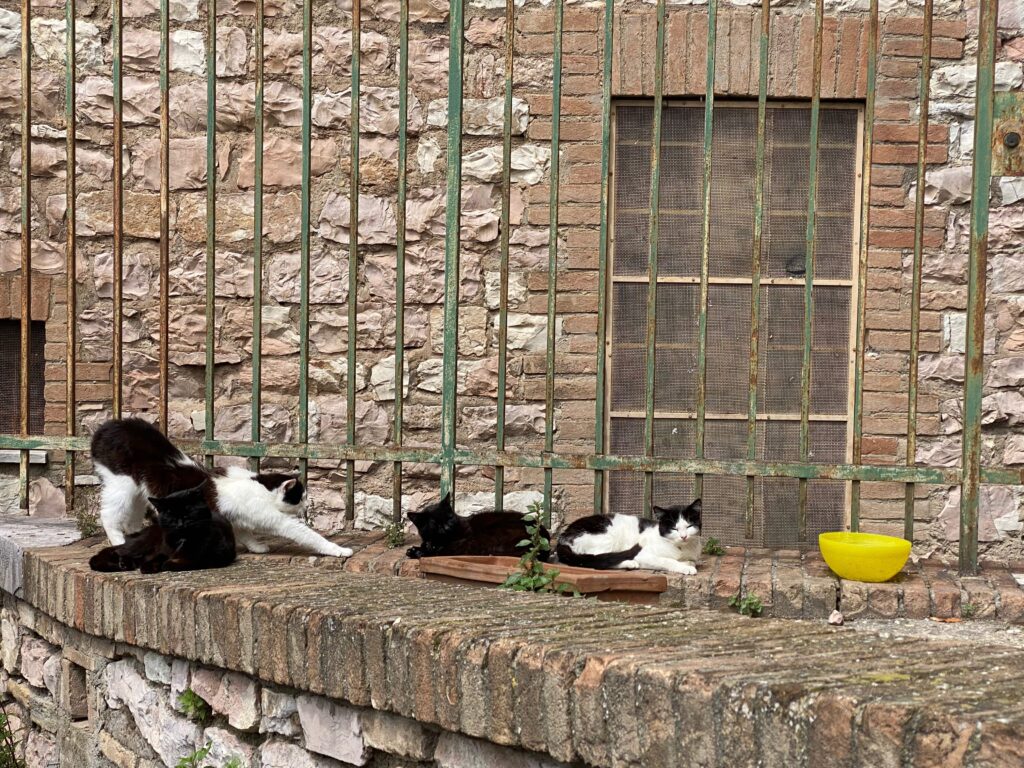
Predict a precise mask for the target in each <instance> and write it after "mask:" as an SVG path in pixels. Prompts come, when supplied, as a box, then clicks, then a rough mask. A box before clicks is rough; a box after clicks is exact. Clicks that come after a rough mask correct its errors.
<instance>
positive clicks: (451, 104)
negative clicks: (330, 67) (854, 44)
mask: <svg viewBox="0 0 1024 768" xmlns="http://www.w3.org/2000/svg"><path fill="white" fill-rule="evenodd" d="M464 1H465V0H452V2H451V6H450V12H449V24H448V39H449V45H448V169H447V174H446V180H447V185H446V186H447V197H446V200H445V233H444V357H443V361H442V369H441V378H442V392H441V458H442V462H441V495H442V496H444V495H445V494H448V493H452V494H454V491H455V427H456V386H457V382H456V377H457V376H458V365H459V363H458V354H459V349H458V344H459V328H458V324H459V250H460V248H461V233H460V231H459V227H460V221H461V210H460V208H461V204H462V85H463V71H462V63H463V45H464V41H463V26H464V25H463V21H464V19H463V10H464V9H463V4H464Z"/></svg>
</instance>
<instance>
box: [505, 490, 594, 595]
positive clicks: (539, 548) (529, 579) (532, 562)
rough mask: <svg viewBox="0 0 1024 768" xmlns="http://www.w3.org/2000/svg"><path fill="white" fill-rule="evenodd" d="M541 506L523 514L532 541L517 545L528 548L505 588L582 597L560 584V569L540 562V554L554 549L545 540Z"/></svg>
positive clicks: (565, 585)
mask: <svg viewBox="0 0 1024 768" xmlns="http://www.w3.org/2000/svg"><path fill="white" fill-rule="evenodd" d="M540 512H541V507H540V503H539V502H534V503H533V504H531V505H530V508H529V510H528V511H527V512H525V513H524V514H523V521H524V522H525V523H526V532H527V533H528V534H529V535H530V538H528V539H523V540H522V541H520V542H519V544H518V546H520V547H525V548H526V552H524V553H523V556H522V557H520V558H519V570H518V571H516V572H515V573H511V574H509V577H508V578H507V579H505V581H504V583H502V585H501V586H502V587H504V588H506V589H511V590H512V591H514V592H546V591H551V592H559V593H572V594H573V595H575V596H576V597H580V593H579V592H578V591H577V590H576V589H574V588H573V587H571V586H569V585H568V584H564V583H563V584H557V583H555V580H556V579H557V578H558V569H557V568H547V567H546V566H545V565H544V562H543V561H541V560H540V559H539V556H540V553H541V552H548V551H550V550H551V543H550V542H549V541H548V540H547V539H545V538H544V533H543V531H542V530H541V524H540Z"/></svg>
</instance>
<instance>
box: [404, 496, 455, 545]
mask: <svg viewBox="0 0 1024 768" xmlns="http://www.w3.org/2000/svg"><path fill="white" fill-rule="evenodd" d="M409 520H411V521H412V524H413V525H415V526H416V530H417V531H419V534H420V538H421V539H422V540H423V541H444V540H446V539H447V537H448V536H449V535H450V534H451V532H452V531H453V530H454V528H455V526H457V525H458V518H457V517H456V515H455V509H454V507H453V506H452V497H451V494H449V495H447V496H445V497H444V498H443V499H441V500H440V501H438V502H433V503H430V504H427V505H425V506H423V507H420V509H419V510H418V511H416V512H410V513H409Z"/></svg>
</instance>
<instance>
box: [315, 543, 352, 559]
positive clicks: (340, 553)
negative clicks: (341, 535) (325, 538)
mask: <svg viewBox="0 0 1024 768" xmlns="http://www.w3.org/2000/svg"><path fill="white" fill-rule="evenodd" d="M322 554H325V555H329V556H330V557H352V550H351V549H349V548H348V547H339V546H338V545H337V544H331V546H330V548H329V549H327V550H325V551H324V552H323V553H322Z"/></svg>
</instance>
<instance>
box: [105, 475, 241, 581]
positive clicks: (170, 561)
mask: <svg viewBox="0 0 1024 768" xmlns="http://www.w3.org/2000/svg"><path fill="white" fill-rule="evenodd" d="M208 483H209V480H204V481H203V482H202V483H200V484H199V485H198V486H196V487H195V488H189V489H186V490H184V491H176V492H174V493H172V494H170V495H168V496H164V497H163V498H151V499H149V503H150V504H152V505H153V508H154V509H156V511H157V521H156V523H155V524H153V525H148V526H146V527H145V528H143V529H142V530H141V531H138V532H136V533H131V534H128V536H127V537H126V539H125V542H124V543H123V544H119V545H117V546H113V547H106V548H105V549H102V550H100V551H99V552H97V553H96V554H95V555H93V556H92V558H90V560H89V567H90V568H92V569H93V570H94V571H134V570H140V571H142V573H160V572H161V571H196V570H202V569H206V568H224V567H225V566H228V565H231V563H233V562H234V561H235V536H234V534H233V533H232V531H231V524H230V523H229V522H228V521H227V520H225V519H224V518H223V517H221V516H220V515H219V514H217V513H216V512H213V511H212V510H211V509H210V507H209V506H208V505H207V503H206V493H205V486H206V485H207V484H208Z"/></svg>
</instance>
